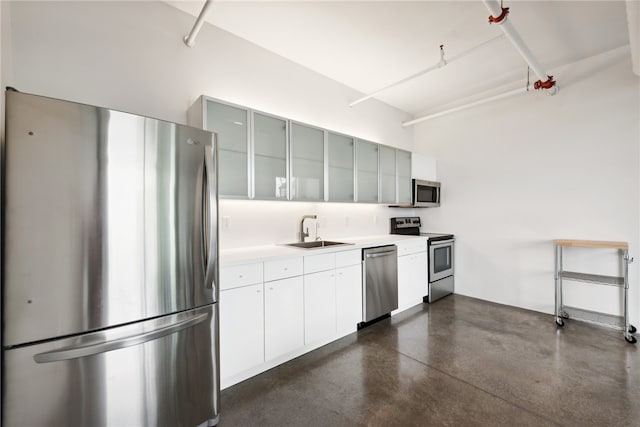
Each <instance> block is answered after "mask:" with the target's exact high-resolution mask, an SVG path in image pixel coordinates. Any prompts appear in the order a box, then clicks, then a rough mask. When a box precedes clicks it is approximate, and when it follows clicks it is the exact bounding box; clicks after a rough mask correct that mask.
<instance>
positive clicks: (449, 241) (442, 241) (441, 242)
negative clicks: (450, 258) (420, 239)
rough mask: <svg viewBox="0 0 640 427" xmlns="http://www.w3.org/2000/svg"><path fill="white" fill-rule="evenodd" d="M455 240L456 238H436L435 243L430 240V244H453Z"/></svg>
mask: <svg viewBox="0 0 640 427" xmlns="http://www.w3.org/2000/svg"><path fill="white" fill-rule="evenodd" d="M453 242H455V239H451V240H436V241H435V242H433V243H431V242H429V246H444V245H451V244H453Z"/></svg>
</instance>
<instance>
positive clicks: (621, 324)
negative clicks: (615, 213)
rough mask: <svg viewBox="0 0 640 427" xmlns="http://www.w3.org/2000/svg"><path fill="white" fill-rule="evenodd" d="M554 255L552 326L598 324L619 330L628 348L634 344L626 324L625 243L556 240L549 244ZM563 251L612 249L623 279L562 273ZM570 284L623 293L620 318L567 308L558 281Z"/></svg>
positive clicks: (634, 341)
mask: <svg viewBox="0 0 640 427" xmlns="http://www.w3.org/2000/svg"><path fill="white" fill-rule="evenodd" d="M553 244H554V246H555V252H556V260H555V287H556V289H555V290H556V293H555V321H556V325H558V326H560V327H562V326H564V319H569V318H575V319H578V320H584V321H587V322H592V323H598V324H602V325H606V326H609V327H613V328H616V329H620V330H622V331H623V334H624V339H625V340H626V341H627V342H628V343H631V344H635V343H636V342H637V340H636V337H635V336H634V335H633V334H634V333H635V332H636V327H635V326H633V325H631V324H629V264H630V263H632V262H633V258H630V257H629V244H628V243H627V242H612V241H600V240H575V239H556V240H554V241H553ZM565 248H597V249H616V250H618V253H619V255H620V262H621V263H622V267H623V268H622V269H623V271H624V274H623V276H621V277H620V276H604V275H600V274H590V273H580V272H575V271H565V270H564V269H563V266H562V256H563V250H564V249H565ZM563 280H573V281H578V282H588V283H597V284H601V285H608V286H617V287H619V288H620V289H621V290H622V291H623V293H624V314H623V315H622V316H615V315H612V314H607V313H600V312H594V311H589V310H584V309H580V308H576V307H569V306H567V305H564V304H563V301H562V281H563Z"/></svg>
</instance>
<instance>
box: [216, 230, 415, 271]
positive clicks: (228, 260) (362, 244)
mask: <svg viewBox="0 0 640 427" xmlns="http://www.w3.org/2000/svg"><path fill="white" fill-rule="evenodd" d="M425 238H426V237H425V236H402V235H399V234H381V235H377V236H362V237H347V238H344V239H327V240H331V241H336V242H344V243H349V244H348V245H339V246H328V247H325V248H314V249H304V248H296V247H291V246H283V245H279V244H273V245H263V246H250V247H245V248H236V249H224V250H221V251H220V265H221V266H223V267H224V266H230V265H236V264H246V263H251V262H262V261H271V260H274V259H278V258H289V257H296V256H305V255H318V254H322V253H328V252H340V251H348V250H352V249H362V248H368V247H372V246H382V245H388V244H393V243H396V242H400V241H403V240H412V239H425Z"/></svg>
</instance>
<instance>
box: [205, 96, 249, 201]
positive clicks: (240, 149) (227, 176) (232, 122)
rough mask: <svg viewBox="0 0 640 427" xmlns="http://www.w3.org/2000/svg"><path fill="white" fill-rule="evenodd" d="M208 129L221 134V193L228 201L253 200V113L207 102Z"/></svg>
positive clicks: (219, 180)
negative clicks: (250, 165) (250, 163)
mask: <svg viewBox="0 0 640 427" xmlns="http://www.w3.org/2000/svg"><path fill="white" fill-rule="evenodd" d="M205 102H206V106H205V114H206V121H205V128H206V129H207V130H210V131H213V132H216V133H217V134H218V192H219V194H220V195H221V196H227V197H245V198H246V197H248V196H249V175H248V166H247V165H248V154H247V153H248V146H249V125H248V120H249V111H248V110H246V109H244V108H240V107H236V106H232V105H228V104H223V103H220V102H216V101H213V100H209V99H208V100H206V101H205Z"/></svg>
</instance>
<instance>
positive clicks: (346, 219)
mask: <svg viewBox="0 0 640 427" xmlns="http://www.w3.org/2000/svg"><path fill="white" fill-rule="evenodd" d="M219 208H220V215H219V229H220V249H235V248H242V247H247V246H260V245H270V244H277V243H290V242H295V241H296V239H297V233H298V224H299V222H300V218H301V217H302V216H303V215H317V216H318V219H317V220H313V219H307V220H305V228H307V227H308V228H309V237H308V238H307V240H313V239H314V238H315V237H316V222H317V223H318V235H319V236H320V237H321V238H323V239H340V238H347V237H356V236H369V235H379V234H389V218H392V217H396V216H412V215H414V214H415V212H414V209H398V208H389V207H387V206H386V205H377V204H357V203H322V202H290V201H261V200H229V199H223V200H220V201H219Z"/></svg>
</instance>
